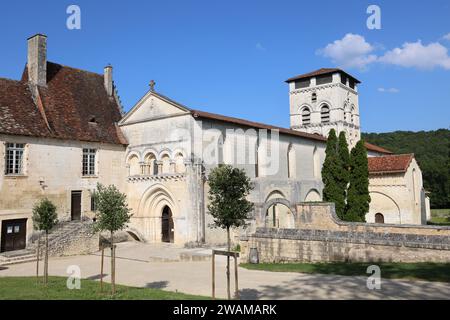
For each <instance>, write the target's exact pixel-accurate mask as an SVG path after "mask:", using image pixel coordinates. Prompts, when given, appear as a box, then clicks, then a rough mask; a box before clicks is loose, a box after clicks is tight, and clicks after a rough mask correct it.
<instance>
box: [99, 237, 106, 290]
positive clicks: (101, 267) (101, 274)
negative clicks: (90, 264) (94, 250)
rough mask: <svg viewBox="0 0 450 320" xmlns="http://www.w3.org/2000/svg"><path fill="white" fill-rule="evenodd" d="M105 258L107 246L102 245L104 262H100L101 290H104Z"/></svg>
mask: <svg viewBox="0 0 450 320" xmlns="http://www.w3.org/2000/svg"><path fill="white" fill-rule="evenodd" d="M104 260H105V247H104V245H102V262H101V264H100V292H103V261H104Z"/></svg>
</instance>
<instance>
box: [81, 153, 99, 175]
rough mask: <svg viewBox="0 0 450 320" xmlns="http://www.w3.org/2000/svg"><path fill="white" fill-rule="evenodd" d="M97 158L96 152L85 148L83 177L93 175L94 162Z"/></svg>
mask: <svg viewBox="0 0 450 320" xmlns="http://www.w3.org/2000/svg"><path fill="white" fill-rule="evenodd" d="M96 158H97V150H96V149H90V148H86V149H83V176H94V175H95V162H96Z"/></svg>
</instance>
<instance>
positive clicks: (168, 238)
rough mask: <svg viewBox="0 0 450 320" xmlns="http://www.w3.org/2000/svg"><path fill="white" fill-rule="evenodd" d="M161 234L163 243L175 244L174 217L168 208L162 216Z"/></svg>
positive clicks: (166, 207)
mask: <svg viewBox="0 0 450 320" xmlns="http://www.w3.org/2000/svg"><path fill="white" fill-rule="evenodd" d="M161 219H162V221H161V234H162V239H161V240H162V242H167V243H173V242H174V235H175V230H174V224H173V217H172V210H170V208H169V207H168V206H165V207H164V208H163V211H162V216H161Z"/></svg>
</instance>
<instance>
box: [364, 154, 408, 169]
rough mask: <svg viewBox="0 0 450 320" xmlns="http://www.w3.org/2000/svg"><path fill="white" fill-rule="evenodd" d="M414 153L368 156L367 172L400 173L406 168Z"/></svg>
mask: <svg viewBox="0 0 450 320" xmlns="http://www.w3.org/2000/svg"><path fill="white" fill-rule="evenodd" d="M413 158H414V154H398V155H389V156H381V157H369V159H368V160H369V173H371V174H381V173H402V172H406V170H407V169H408V167H409V165H410V163H411V161H412V159H413Z"/></svg>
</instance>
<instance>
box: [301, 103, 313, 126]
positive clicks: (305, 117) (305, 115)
mask: <svg viewBox="0 0 450 320" xmlns="http://www.w3.org/2000/svg"><path fill="white" fill-rule="evenodd" d="M310 123H311V110H309V108H308V107H304V108H303V109H302V124H303V125H306V124H310Z"/></svg>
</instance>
